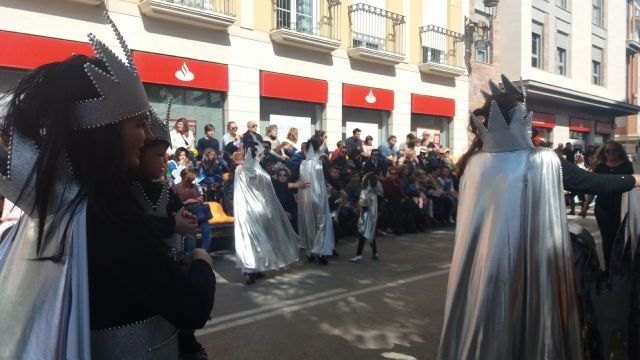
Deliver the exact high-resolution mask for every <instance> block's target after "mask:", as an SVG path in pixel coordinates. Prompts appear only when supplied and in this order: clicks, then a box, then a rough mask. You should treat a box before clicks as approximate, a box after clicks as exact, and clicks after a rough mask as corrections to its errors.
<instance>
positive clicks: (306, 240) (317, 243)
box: [298, 146, 335, 255]
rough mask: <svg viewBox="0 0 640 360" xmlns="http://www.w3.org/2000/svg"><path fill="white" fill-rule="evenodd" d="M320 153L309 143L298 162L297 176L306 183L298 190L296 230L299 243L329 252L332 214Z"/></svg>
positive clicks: (312, 248)
mask: <svg viewBox="0 0 640 360" xmlns="http://www.w3.org/2000/svg"><path fill="white" fill-rule="evenodd" d="M320 155H321V153H318V154H316V153H315V152H314V150H313V147H312V146H309V151H308V152H307V154H305V157H306V160H303V161H302V163H301V164H300V180H301V181H308V182H309V187H308V188H306V189H303V190H299V191H298V232H299V233H300V239H301V240H302V241H301V243H300V246H301V247H302V248H304V249H307V251H308V252H310V253H312V254H316V255H331V254H332V253H333V248H334V242H335V239H334V234H333V218H332V217H331V211H330V210H329V196H328V195H327V185H326V183H325V180H324V172H323V170H322V161H320Z"/></svg>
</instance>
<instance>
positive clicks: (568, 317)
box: [438, 76, 640, 360]
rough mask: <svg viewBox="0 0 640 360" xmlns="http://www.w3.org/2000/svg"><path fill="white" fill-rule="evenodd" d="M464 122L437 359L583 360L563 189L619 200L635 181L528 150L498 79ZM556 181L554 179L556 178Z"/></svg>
mask: <svg viewBox="0 0 640 360" xmlns="http://www.w3.org/2000/svg"><path fill="white" fill-rule="evenodd" d="M502 81H503V84H504V87H505V89H506V92H504V91H502V90H501V89H500V88H498V86H497V85H495V84H494V83H493V82H490V86H491V92H492V94H491V95H488V94H486V95H485V97H486V98H487V102H486V103H485V106H484V107H483V108H481V109H478V110H476V111H474V112H473V113H472V115H471V122H470V128H471V131H472V132H473V133H474V134H476V137H475V138H474V140H473V142H472V144H471V147H470V149H469V151H467V153H466V154H465V155H464V156H463V157H462V158H461V159H460V162H459V171H460V173H461V176H462V177H461V183H460V203H459V208H458V222H457V228H456V237H455V238H456V243H455V249H454V255H453V260H452V264H451V272H450V274H449V284H448V289H447V300H446V305H445V317H444V326H443V330H442V337H441V339H440V348H439V354H438V357H439V359H525V360H527V359H531V360H533V359H583V358H584V355H585V352H584V347H583V339H582V335H581V322H580V303H579V301H578V298H577V294H576V283H575V280H574V268H573V258H572V253H571V248H570V246H571V244H570V241H569V231H568V226H567V218H566V215H565V214H566V209H565V204H564V197H563V185H564V188H567V189H568V190H581V191H587V189H588V190H589V191H592V192H595V193H601V192H606V191H616V190H617V191H620V189H623V190H622V191H627V190H629V189H630V188H632V187H633V186H634V185H635V186H637V185H638V184H639V183H640V182H638V181H637V178H638V177H637V176H635V175H634V176H627V177H624V176H622V177H620V176H618V177H616V176H607V175H600V176H597V175H593V174H589V173H587V172H585V171H582V170H580V171H578V170H576V169H575V168H574V167H575V165H571V164H567V162H566V161H562V160H561V159H559V158H558V156H557V155H556V154H555V153H554V152H553V151H551V150H550V149H546V148H534V146H533V144H532V142H531V138H530V136H531V114H530V113H527V110H526V107H525V104H524V93H523V92H520V91H519V90H518V89H517V88H516V87H515V86H514V85H513V84H512V83H511V82H510V81H509V80H508V79H507V78H506V77H504V76H503V77H502ZM563 175H564V176H563Z"/></svg>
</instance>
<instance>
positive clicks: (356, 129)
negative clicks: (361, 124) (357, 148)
mask: <svg viewBox="0 0 640 360" xmlns="http://www.w3.org/2000/svg"><path fill="white" fill-rule="evenodd" d="M359 132H362V130H360V129H358V128H355V129H353V131H352V132H351V133H352V134H353V135H355V134H356V133H359Z"/></svg>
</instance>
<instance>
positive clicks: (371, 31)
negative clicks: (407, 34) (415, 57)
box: [347, 3, 406, 65]
mask: <svg viewBox="0 0 640 360" xmlns="http://www.w3.org/2000/svg"><path fill="white" fill-rule="evenodd" d="M349 21H350V23H351V47H350V48H349V50H348V51H347V52H348V54H349V56H350V57H352V58H354V59H359V60H363V61H370V62H375V63H380V64H387V65H389V64H398V63H401V62H402V61H404V59H405V55H404V31H405V30H404V28H405V25H406V22H405V18H404V16H403V15H400V14H396V13H392V12H390V11H386V10H384V9H380V8H377V7H375V6H371V5H367V4H362V3H358V4H353V5H351V6H349Z"/></svg>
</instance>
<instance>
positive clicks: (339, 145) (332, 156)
mask: <svg viewBox="0 0 640 360" xmlns="http://www.w3.org/2000/svg"><path fill="white" fill-rule="evenodd" d="M343 146H344V142H343V141H342V140H340V141H338V143H337V144H336V149H335V150H333V151H332V152H331V154H330V155H329V160H333V159H335V158H336V157H338V156H339V155H340V151H341V149H342V147H343Z"/></svg>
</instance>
